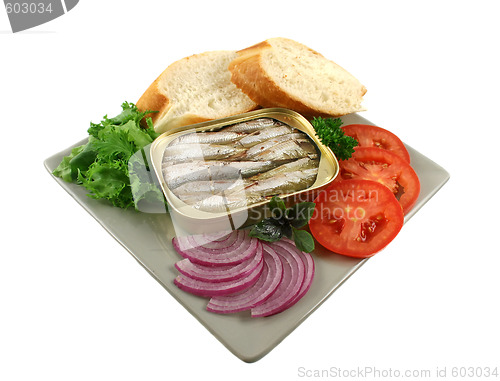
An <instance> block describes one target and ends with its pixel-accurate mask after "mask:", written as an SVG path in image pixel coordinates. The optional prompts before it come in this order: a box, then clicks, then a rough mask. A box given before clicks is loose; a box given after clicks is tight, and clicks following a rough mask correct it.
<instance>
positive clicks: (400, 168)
mask: <svg viewBox="0 0 500 381" xmlns="http://www.w3.org/2000/svg"><path fill="white" fill-rule="evenodd" d="M339 164H340V173H339V179H343V180H350V179H364V180H373V181H377V182H379V183H381V184H384V185H385V186H386V187H387V188H389V189H390V190H391V191H392V193H394V195H395V196H396V198H397V199H398V200H399V203H400V204H401V206H402V207H403V212H404V213H405V214H406V213H408V211H409V210H410V209H411V208H412V207H413V205H414V204H415V202H416V201H417V198H418V195H419V194H420V181H419V179H418V176H417V174H416V173H415V171H414V170H413V168H412V167H411V166H410V164H409V163H408V162H406V161H404V160H403V159H401V158H400V157H399V156H397V155H396V154H394V153H392V152H390V151H387V150H383V149H380V148H375V147H357V148H356V149H355V151H354V153H353V154H352V157H351V158H349V159H348V160H343V161H341V162H340V163H339Z"/></svg>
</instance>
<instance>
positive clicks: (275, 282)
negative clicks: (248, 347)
mask: <svg viewBox="0 0 500 381" xmlns="http://www.w3.org/2000/svg"><path fill="white" fill-rule="evenodd" d="M263 249H264V268H263V270H262V273H261V275H260V278H259V279H258V280H257V282H256V283H255V284H254V285H253V286H252V287H250V288H248V289H246V290H244V291H241V292H238V293H236V294H230V295H225V296H214V297H212V298H211V299H210V301H209V302H208V305H207V310H208V311H211V312H216V313H220V314H227V313H233V312H239V311H245V310H248V309H250V308H252V307H256V306H258V305H260V304H262V303H264V302H265V301H266V300H267V299H268V298H269V297H270V296H271V295H272V294H273V293H274V292H275V291H276V289H277V288H278V286H279V284H280V282H281V277H282V274H283V265H282V263H281V259H280V257H279V256H278V254H276V252H275V251H274V250H272V249H271V248H269V247H268V246H264V245H263Z"/></svg>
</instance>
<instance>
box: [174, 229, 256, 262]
mask: <svg viewBox="0 0 500 381" xmlns="http://www.w3.org/2000/svg"><path fill="white" fill-rule="evenodd" d="M236 234H238V240H237V241H236V242H238V244H236V242H235V243H234V244H232V245H230V246H225V245H224V244H223V242H221V245H220V248H218V249H206V250H205V251H203V250H200V249H199V248H193V249H188V250H183V249H182V247H181V246H180V245H179V240H177V239H175V238H174V239H173V240H172V244H173V245H174V248H175V250H176V251H177V252H178V253H179V254H180V255H182V256H183V257H184V258H188V259H189V260H190V261H191V262H193V263H198V264H200V265H204V266H228V265H236V264H238V263H241V262H243V261H245V260H246V259H248V258H250V257H252V256H254V255H255V253H256V252H257V246H258V242H259V240H258V239H257V238H251V237H249V236H248V232H247V231H242V230H236ZM240 237H241V239H240Z"/></svg>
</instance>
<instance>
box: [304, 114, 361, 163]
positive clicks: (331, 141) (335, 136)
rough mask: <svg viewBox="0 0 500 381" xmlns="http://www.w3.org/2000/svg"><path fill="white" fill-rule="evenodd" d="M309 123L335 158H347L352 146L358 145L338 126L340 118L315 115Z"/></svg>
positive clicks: (340, 121)
mask: <svg viewBox="0 0 500 381" xmlns="http://www.w3.org/2000/svg"><path fill="white" fill-rule="evenodd" d="M311 124H312V125H313V127H314V130H315V131H316V135H318V138H319V139H320V140H321V143H323V144H324V145H325V146H327V147H329V148H330V149H331V150H332V152H333V153H334V154H335V156H336V157H337V159H339V160H347V159H349V158H350V157H351V156H352V154H353V153H354V147H356V146H358V144H359V143H358V141H357V140H356V139H354V138H353V137H351V136H347V135H345V134H344V131H342V129H341V128H340V126H342V120H341V119H340V118H335V119H334V118H321V117H315V118H313V120H312V121H311Z"/></svg>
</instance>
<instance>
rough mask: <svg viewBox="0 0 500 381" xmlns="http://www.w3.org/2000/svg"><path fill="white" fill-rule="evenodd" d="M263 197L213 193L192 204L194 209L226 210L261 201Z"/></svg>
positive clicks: (213, 211) (214, 211) (212, 211)
mask: <svg viewBox="0 0 500 381" xmlns="http://www.w3.org/2000/svg"><path fill="white" fill-rule="evenodd" d="M263 200H265V198H264V197H263V196H259V195H252V196H250V197H248V196H247V195H245V194H240V193H238V194H232V195H229V196H223V195H214V196H211V197H208V198H205V199H203V200H199V201H197V202H195V203H194V204H193V205H192V206H193V208H195V209H198V210H202V211H205V212H211V213H221V212H227V211H231V210H234V209H239V208H244V207H246V206H248V205H252V204H255V203H257V202H259V201H263Z"/></svg>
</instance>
